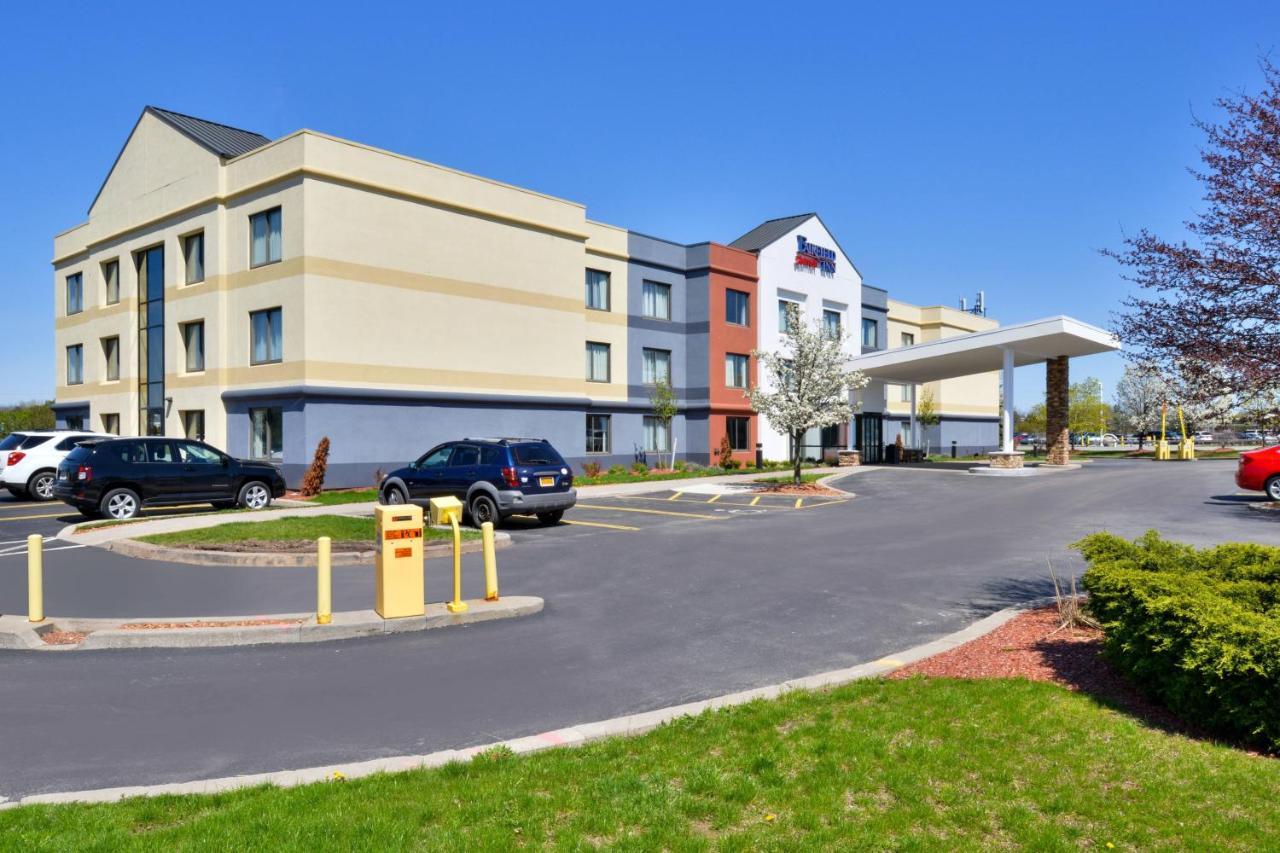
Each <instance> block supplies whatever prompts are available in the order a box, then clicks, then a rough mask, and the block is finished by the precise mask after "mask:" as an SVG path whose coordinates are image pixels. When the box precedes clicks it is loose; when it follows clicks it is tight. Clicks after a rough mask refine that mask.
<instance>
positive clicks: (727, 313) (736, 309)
mask: <svg viewBox="0 0 1280 853" xmlns="http://www.w3.org/2000/svg"><path fill="white" fill-rule="evenodd" d="M724 321H725V322H726V323H732V324H733V325H735V326H749V325H751V294H749V293H743V292H742V291H741V290H726V291H725V292H724Z"/></svg>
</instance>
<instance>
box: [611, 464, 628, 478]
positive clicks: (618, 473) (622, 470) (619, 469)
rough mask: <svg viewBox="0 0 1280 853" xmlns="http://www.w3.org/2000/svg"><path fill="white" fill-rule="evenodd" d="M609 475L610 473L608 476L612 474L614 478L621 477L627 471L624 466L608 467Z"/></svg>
mask: <svg viewBox="0 0 1280 853" xmlns="http://www.w3.org/2000/svg"><path fill="white" fill-rule="evenodd" d="M609 473H610V474H613V475H614V476H615V477H617V476H621V475H622V474H625V473H627V469H626V468H625V467H624V466H622V465H610V466H609Z"/></svg>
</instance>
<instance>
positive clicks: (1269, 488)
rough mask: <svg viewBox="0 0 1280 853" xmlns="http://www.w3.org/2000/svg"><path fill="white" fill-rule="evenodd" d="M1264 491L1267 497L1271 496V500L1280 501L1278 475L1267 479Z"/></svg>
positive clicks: (1279, 478) (1279, 479)
mask: <svg viewBox="0 0 1280 853" xmlns="http://www.w3.org/2000/svg"><path fill="white" fill-rule="evenodd" d="M1264 491H1265V492H1266V493H1267V497H1269V498H1271V500H1273V501H1280V477H1272V478H1271V479H1270V480H1267V485H1266V487H1265V488H1264Z"/></svg>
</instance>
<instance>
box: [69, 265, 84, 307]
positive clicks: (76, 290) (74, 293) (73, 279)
mask: <svg viewBox="0 0 1280 853" xmlns="http://www.w3.org/2000/svg"><path fill="white" fill-rule="evenodd" d="M83 310H84V276H82V275H81V274H80V273H73V274H71V275H69V276H67V314H68V315H71V314H79V313H80V312H81V311H83Z"/></svg>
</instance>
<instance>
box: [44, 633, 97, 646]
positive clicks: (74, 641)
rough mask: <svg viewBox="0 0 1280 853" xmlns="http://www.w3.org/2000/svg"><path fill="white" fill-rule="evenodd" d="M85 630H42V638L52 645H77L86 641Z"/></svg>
mask: <svg viewBox="0 0 1280 853" xmlns="http://www.w3.org/2000/svg"><path fill="white" fill-rule="evenodd" d="M85 636H86V634H85V633H84V631H42V632H41V633H40V639H42V640H44V641H45V643H46V644H47V645H50V646H75V645H79V644H80V643H83V642H84V638H85Z"/></svg>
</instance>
